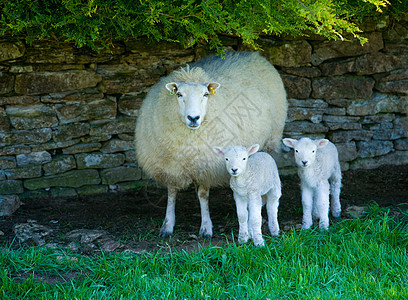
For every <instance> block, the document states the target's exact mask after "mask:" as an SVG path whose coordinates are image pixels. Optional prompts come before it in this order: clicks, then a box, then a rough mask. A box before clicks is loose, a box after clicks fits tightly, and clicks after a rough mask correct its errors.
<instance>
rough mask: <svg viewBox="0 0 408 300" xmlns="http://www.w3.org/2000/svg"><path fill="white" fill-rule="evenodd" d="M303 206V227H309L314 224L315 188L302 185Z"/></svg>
mask: <svg viewBox="0 0 408 300" xmlns="http://www.w3.org/2000/svg"><path fill="white" fill-rule="evenodd" d="M302 207H303V220H302V229H309V228H310V227H311V226H312V225H313V220H312V209H313V190H312V189H311V188H310V187H308V186H304V185H302Z"/></svg>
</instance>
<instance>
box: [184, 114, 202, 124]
mask: <svg viewBox="0 0 408 300" xmlns="http://www.w3.org/2000/svg"><path fill="white" fill-rule="evenodd" d="M187 119H188V120H189V121H190V122H191V123H193V124H194V123H196V122H197V121H198V120H199V119H200V116H195V117H192V116H190V115H188V116H187Z"/></svg>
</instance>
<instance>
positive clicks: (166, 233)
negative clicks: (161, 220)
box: [159, 228, 173, 238]
mask: <svg viewBox="0 0 408 300" xmlns="http://www.w3.org/2000/svg"><path fill="white" fill-rule="evenodd" d="M172 234H173V231H169V230H166V229H164V228H161V229H160V232H159V237H161V238H166V237H169V236H171V235H172Z"/></svg>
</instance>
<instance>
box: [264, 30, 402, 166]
mask: <svg viewBox="0 0 408 300" xmlns="http://www.w3.org/2000/svg"><path fill="white" fill-rule="evenodd" d="M365 36H366V38H367V39H368V43H367V44H365V45H364V46H361V45H360V43H359V42H358V41H357V40H351V41H350V42H341V41H331V42H329V41H313V40H308V41H306V40H302V41H288V42H284V43H281V44H275V45H273V44H272V45H271V42H270V41H268V43H266V44H267V45H268V47H267V53H266V56H267V57H268V58H269V59H270V61H271V62H273V63H274V64H275V65H278V66H281V68H282V72H281V73H282V77H283V80H284V83H285V86H286V89H287V92H288V101H289V113H288V120H287V124H286V127H285V132H284V135H285V136H287V137H295V138H297V137H300V136H310V137H315V138H317V137H325V138H328V139H330V140H331V141H333V142H334V143H335V144H336V145H337V146H338V148H339V155H340V160H341V162H342V168H343V169H344V170H347V169H349V168H351V169H357V168H376V167H380V166H381V165H401V164H408V119H407V112H408V102H407V100H408V25H407V23H405V24H404V26H403V25H402V24H397V25H395V26H394V27H393V28H392V29H389V30H383V31H374V32H371V33H368V34H366V35H365ZM287 150H288V151H289V149H287ZM282 166H283V167H285V166H287V167H290V166H291V164H290V163H287V164H283V165H282Z"/></svg>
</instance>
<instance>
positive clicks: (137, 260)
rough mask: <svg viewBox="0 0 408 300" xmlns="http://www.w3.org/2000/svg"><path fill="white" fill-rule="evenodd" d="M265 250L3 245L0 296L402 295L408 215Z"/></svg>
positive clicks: (384, 214) (308, 234) (369, 219)
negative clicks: (82, 250)
mask: <svg viewBox="0 0 408 300" xmlns="http://www.w3.org/2000/svg"><path fill="white" fill-rule="evenodd" d="M267 243H268V245H267V246H266V247H264V248H256V247H253V246H251V245H241V246H240V245H236V244H234V243H232V244H228V245H226V246H224V247H214V246H209V247H204V248H200V249H199V250H197V251H194V252H191V253H187V252H172V253H164V252H161V251H157V252H152V253H145V254H141V255H137V254H131V253H119V254H103V253H102V254H101V255H95V256H85V255H79V254H74V253H69V252H66V251H65V250H47V249H42V248H40V247H31V248H22V249H19V250H11V248H10V247H6V248H0V249H1V252H0V266H1V267H0V281H1V287H0V298H1V299H407V298H408V255H407V246H408V211H407V210H405V211H404V210H401V211H399V213H398V214H395V213H394V212H390V211H388V210H387V209H380V208H378V207H372V208H371V209H370V212H369V214H368V215H367V216H366V217H365V218H363V219H355V220H343V221H342V222H339V223H337V224H335V225H333V226H331V228H330V230H329V231H328V232H320V231H319V230H318V229H315V230H308V231H302V232H296V231H292V232H289V233H282V235H281V236H280V237H278V238H270V239H267Z"/></svg>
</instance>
